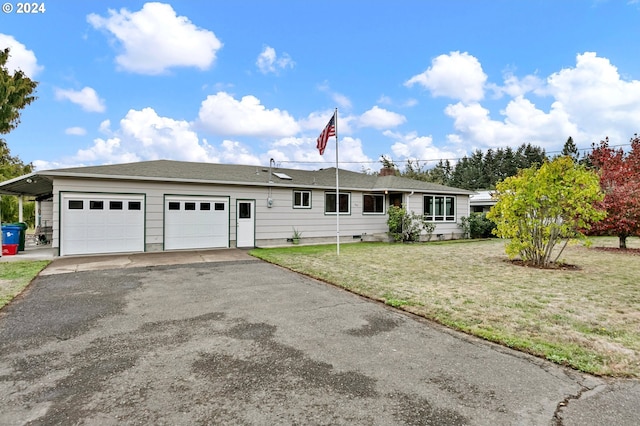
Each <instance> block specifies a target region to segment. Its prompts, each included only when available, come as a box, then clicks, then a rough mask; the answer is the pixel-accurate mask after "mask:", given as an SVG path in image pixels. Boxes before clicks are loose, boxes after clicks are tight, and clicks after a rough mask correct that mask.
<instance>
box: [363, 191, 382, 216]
mask: <svg viewBox="0 0 640 426" xmlns="http://www.w3.org/2000/svg"><path fill="white" fill-rule="evenodd" d="M362 211H363V213H379V214H384V195H382V194H364V195H363V199H362Z"/></svg>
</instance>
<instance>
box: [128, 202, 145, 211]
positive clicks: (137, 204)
mask: <svg viewBox="0 0 640 426" xmlns="http://www.w3.org/2000/svg"><path fill="white" fill-rule="evenodd" d="M129 210H142V203H141V202H140V201H129Z"/></svg>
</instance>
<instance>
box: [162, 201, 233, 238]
mask: <svg viewBox="0 0 640 426" xmlns="http://www.w3.org/2000/svg"><path fill="white" fill-rule="evenodd" d="M220 247H229V199H228V198H221V197H220V198H217V197H190V196H174V195H172V196H166V197H165V201H164V248H165V250H174V249H201V248H220Z"/></svg>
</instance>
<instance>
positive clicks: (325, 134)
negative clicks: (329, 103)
mask: <svg viewBox="0 0 640 426" xmlns="http://www.w3.org/2000/svg"><path fill="white" fill-rule="evenodd" d="M335 122H336V114H335V112H334V113H333V115H332V116H331V120H329V123H327V126H326V127H325V128H324V130H323V131H322V133H320V136H318V141H317V143H316V148H318V151H320V155H322V154H324V149H325V148H326V147H327V141H328V140H329V138H330V137H331V136H335V135H336V124H335Z"/></svg>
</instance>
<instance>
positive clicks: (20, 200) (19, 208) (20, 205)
mask: <svg viewBox="0 0 640 426" xmlns="http://www.w3.org/2000/svg"><path fill="white" fill-rule="evenodd" d="M22 202H23V196H22V194H20V195H18V222H23V220H22V219H23V216H24V215H23V214H22Z"/></svg>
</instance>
